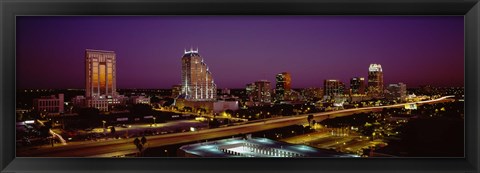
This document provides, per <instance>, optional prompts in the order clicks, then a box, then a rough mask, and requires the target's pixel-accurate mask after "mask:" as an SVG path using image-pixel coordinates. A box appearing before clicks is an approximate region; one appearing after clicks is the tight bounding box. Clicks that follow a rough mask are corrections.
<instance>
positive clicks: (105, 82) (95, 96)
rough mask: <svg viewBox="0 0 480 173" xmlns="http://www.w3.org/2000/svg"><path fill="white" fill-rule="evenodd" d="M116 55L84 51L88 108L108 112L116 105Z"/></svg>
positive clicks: (109, 52)
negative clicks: (111, 106) (110, 106)
mask: <svg viewBox="0 0 480 173" xmlns="http://www.w3.org/2000/svg"><path fill="white" fill-rule="evenodd" d="M115 61H116V55H115V52H113V51H105V50H93V49H87V50H85V97H86V101H87V106H88V107H95V108H98V109H99V110H101V111H108V105H109V104H116V103H117V102H118V101H117V100H116V96H117V92H116V89H117V88H116V84H117V83H116V67H115Z"/></svg>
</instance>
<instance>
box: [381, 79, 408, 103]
mask: <svg viewBox="0 0 480 173" xmlns="http://www.w3.org/2000/svg"><path fill="white" fill-rule="evenodd" d="M387 92H388V93H386V97H387V99H389V100H398V101H405V100H406V98H407V85H405V84H404V83H398V84H390V85H388V87H387Z"/></svg>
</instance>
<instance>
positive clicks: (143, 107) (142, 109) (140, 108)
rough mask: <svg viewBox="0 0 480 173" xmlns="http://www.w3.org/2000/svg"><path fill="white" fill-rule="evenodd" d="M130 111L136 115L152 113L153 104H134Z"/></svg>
mask: <svg viewBox="0 0 480 173" xmlns="http://www.w3.org/2000/svg"><path fill="white" fill-rule="evenodd" d="M130 112H131V113H132V114H134V115H136V116H147V115H151V114H152V106H150V105H147V104H134V105H132V107H131V108H130Z"/></svg>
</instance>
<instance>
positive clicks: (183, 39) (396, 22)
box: [17, 16, 464, 88]
mask: <svg viewBox="0 0 480 173" xmlns="http://www.w3.org/2000/svg"><path fill="white" fill-rule="evenodd" d="M191 46H193V47H194V48H196V47H198V48H199V53H200V55H202V57H203V58H204V60H205V63H206V64H207V65H208V66H209V68H210V71H212V73H213V77H214V80H215V83H216V84H217V86H218V87H219V88H244V87H245V84H247V83H251V82H253V81H256V80H261V79H267V80H270V81H271V82H272V84H274V83H275V82H274V80H275V78H274V77H275V74H277V73H280V72H284V71H287V72H290V73H291V75H292V87H294V88H302V87H322V86H323V80H324V79H340V80H342V81H343V82H345V83H346V84H347V85H348V84H349V79H350V78H351V77H354V76H360V77H365V78H366V77H367V72H368V66H369V64H370V63H379V64H381V65H382V67H383V71H384V79H385V83H386V84H389V83H398V82H403V83H406V84H407V87H415V86H418V85H423V84H430V85H434V86H463V83H464V77H463V76H464V68H463V66H464V65H463V64H464V52H463V51H464V21H463V16H290V17H287V16H242V17H240V16H238V17H234V16H129V17H126V16H123V17H119V16H104V17H94V16H88V17H66V16H65V17H59V16H50V17H33V16H32V17H26V16H22V17H17V87H18V88H84V83H85V79H84V78H85V77H84V73H85V72H84V66H85V65H84V52H85V49H101V50H111V51H115V52H116V54H117V88H170V87H171V86H172V85H174V84H179V83H180V78H181V57H182V54H183V49H184V48H190V47H191Z"/></svg>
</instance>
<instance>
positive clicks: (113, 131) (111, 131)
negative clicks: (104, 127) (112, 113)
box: [110, 126, 115, 135]
mask: <svg viewBox="0 0 480 173" xmlns="http://www.w3.org/2000/svg"><path fill="white" fill-rule="evenodd" d="M110 133H111V134H112V135H115V127H113V126H112V127H110Z"/></svg>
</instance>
